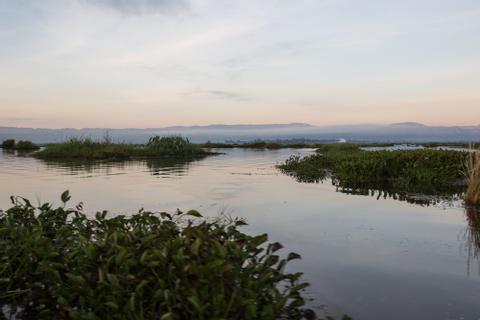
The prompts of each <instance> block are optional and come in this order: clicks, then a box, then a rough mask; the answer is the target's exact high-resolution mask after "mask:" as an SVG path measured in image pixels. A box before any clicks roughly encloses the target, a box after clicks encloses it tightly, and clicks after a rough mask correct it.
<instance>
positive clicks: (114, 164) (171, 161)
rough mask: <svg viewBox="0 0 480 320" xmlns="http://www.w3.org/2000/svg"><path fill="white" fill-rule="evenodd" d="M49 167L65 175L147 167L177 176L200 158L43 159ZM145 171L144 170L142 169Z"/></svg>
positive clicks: (101, 173)
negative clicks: (122, 159) (126, 159)
mask: <svg viewBox="0 0 480 320" xmlns="http://www.w3.org/2000/svg"><path fill="white" fill-rule="evenodd" d="M41 161H42V162H43V163H44V164H45V166H46V168H47V169H49V170H54V171H57V172H60V173H62V174H65V175H85V174H87V177H90V176H91V175H97V174H98V175H105V176H109V175H118V174H124V173H127V172H128V171H129V170H130V169H138V168H145V167H146V168H147V172H149V173H150V174H151V175H153V176H161V177H166V178H167V177H175V176H184V175H186V173H187V171H188V170H189V167H190V164H191V163H192V162H195V161H198V159H190V158H181V159H177V158H164V159H145V160H129V161H111V160H108V161H102V160H94V161H92V160H89V161H86V160H77V161H75V160H73V161H72V160H68V161H65V160H41ZM141 171H144V170H141Z"/></svg>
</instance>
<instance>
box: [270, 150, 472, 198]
mask: <svg viewBox="0 0 480 320" xmlns="http://www.w3.org/2000/svg"><path fill="white" fill-rule="evenodd" d="M466 157H467V153H466V152H457V151H441V150H430V149H423V150H399V151H363V150H361V149H360V147H359V146H358V145H354V144H331V145H323V146H321V147H320V148H319V149H318V150H317V153H316V154H314V155H310V156H306V157H303V158H301V157H299V156H292V157H291V158H290V159H288V160H286V161H285V163H283V164H281V165H280V166H279V168H280V169H281V170H282V171H283V172H284V173H287V174H290V175H292V176H294V177H296V178H297V179H298V180H299V181H304V182H318V181H321V180H323V179H325V178H327V177H331V178H332V182H333V183H334V185H336V186H338V187H339V188H340V189H341V190H344V191H347V192H348V191H349V190H369V189H377V190H388V191H390V192H399V193H404V192H409V193H423V194H432V195H441V194H456V193H459V192H462V191H463V190H464V186H465V177H464V175H463V174H462V172H463V171H464V163H465V159H466Z"/></svg>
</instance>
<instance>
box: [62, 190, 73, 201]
mask: <svg viewBox="0 0 480 320" xmlns="http://www.w3.org/2000/svg"><path fill="white" fill-rule="evenodd" d="M60 198H61V199H62V202H63V203H67V202H68V201H69V200H70V198H71V197H70V191H68V190H65V191H64V192H63V193H62V196H61V197H60Z"/></svg>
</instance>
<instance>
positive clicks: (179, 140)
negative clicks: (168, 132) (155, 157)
mask: <svg viewBox="0 0 480 320" xmlns="http://www.w3.org/2000/svg"><path fill="white" fill-rule="evenodd" d="M145 149H146V151H148V152H151V153H154V154H156V153H159V154H167V155H179V154H181V155H193V154H198V153H202V152H204V151H203V150H202V149H201V148H200V147H199V146H197V145H195V144H193V143H191V142H190V141H189V140H188V139H187V138H184V137H181V136H169V137H160V136H155V137H151V138H150V139H149V140H148V143H147V145H146V148H145Z"/></svg>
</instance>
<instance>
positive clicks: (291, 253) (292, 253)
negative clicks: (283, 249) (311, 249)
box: [287, 252, 302, 261]
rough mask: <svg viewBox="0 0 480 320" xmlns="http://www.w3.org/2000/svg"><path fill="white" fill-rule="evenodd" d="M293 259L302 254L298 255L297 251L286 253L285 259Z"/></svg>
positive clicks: (300, 257) (298, 257) (299, 257)
mask: <svg viewBox="0 0 480 320" xmlns="http://www.w3.org/2000/svg"><path fill="white" fill-rule="evenodd" d="M295 259H302V256H301V255H299V254H298V253H295V252H290V253H289V254H288V257H287V261H290V260H295Z"/></svg>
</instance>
